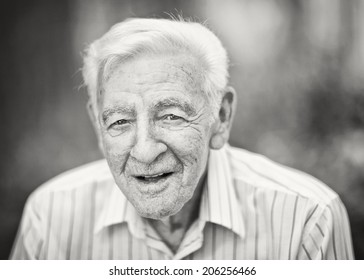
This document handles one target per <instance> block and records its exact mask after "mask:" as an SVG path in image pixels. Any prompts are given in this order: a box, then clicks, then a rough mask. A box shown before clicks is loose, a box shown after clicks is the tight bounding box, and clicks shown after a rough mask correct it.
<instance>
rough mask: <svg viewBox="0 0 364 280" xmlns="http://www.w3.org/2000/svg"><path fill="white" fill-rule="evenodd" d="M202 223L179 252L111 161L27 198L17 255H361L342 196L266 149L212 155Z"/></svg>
mask: <svg viewBox="0 0 364 280" xmlns="http://www.w3.org/2000/svg"><path fill="white" fill-rule="evenodd" d="M207 176H208V177H207V178H208V179H207V180H206V184H205V186H204V189H203V193H202V197H201V203H200V212H199V217H198V219H197V220H196V221H195V222H194V223H193V224H192V225H191V226H190V228H189V229H188V231H187V232H186V234H185V236H184V238H183V240H182V243H181V245H180V247H179V249H178V251H177V252H176V253H173V252H172V251H171V250H170V249H169V248H168V246H167V245H166V244H165V243H164V242H163V240H162V239H161V237H160V236H159V235H158V233H157V232H156V231H155V230H154V229H153V228H152V227H151V226H150V225H149V223H147V222H146V220H145V219H144V218H141V217H140V216H139V215H138V213H137V212H136V210H135V209H134V207H133V206H132V205H131V204H130V203H129V202H128V200H127V199H126V198H125V196H124V195H123V194H122V192H121V191H120V190H119V188H118V187H117V186H116V184H115V182H114V180H113V178H112V175H111V173H110V171H109V168H108V166H107V164H106V161H105V160H101V161H97V162H94V163H91V164H87V165H84V166H81V167H79V168H76V169H74V170H71V171H69V172H66V173H64V174H62V175H60V176H58V177H56V178H54V179H53V180H51V181H49V182H47V183H46V184H45V185H43V186H42V187H40V188H38V189H37V190H36V191H35V192H34V193H33V194H32V195H31V196H30V197H29V199H28V201H27V203H26V206H25V209H24V213H23V217H22V221H21V225H20V228H19V231H18V235H17V238H16V242H15V244H14V248H13V251H12V254H11V258H12V259H352V258H353V250H352V243H351V235H350V227H349V222H348V217H347V213H346V210H345V207H344V206H343V204H342V202H341V201H340V199H339V197H338V195H337V194H336V193H334V192H333V191H332V190H331V189H329V188H328V187H327V186H326V185H324V184H323V183H321V182H320V181H318V180H317V179H315V178H313V177H311V176H309V175H307V174H305V173H302V172H299V171H297V170H294V169H291V168H288V167H285V166H282V165H279V164H277V163H275V162H273V161H271V160H269V159H267V158H265V157H263V156H261V155H257V154H254V153H251V152H248V151H245V150H242V149H238V148H232V147H230V146H225V147H224V148H222V149H221V150H218V151H215V150H211V151H210V156H209V164H208V175H207Z"/></svg>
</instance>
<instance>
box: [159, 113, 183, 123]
mask: <svg viewBox="0 0 364 280" xmlns="http://www.w3.org/2000/svg"><path fill="white" fill-rule="evenodd" d="M163 119H164V120H166V121H178V120H183V118H181V117H179V116H176V115H173V114H168V115H165V116H164V117H163Z"/></svg>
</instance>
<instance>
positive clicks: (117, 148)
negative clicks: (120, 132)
mask: <svg viewBox="0 0 364 280" xmlns="http://www.w3.org/2000/svg"><path fill="white" fill-rule="evenodd" d="M103 148H104V154H105V157H106V159H107V161H108V163H109V166H110V168H111V169H112V170H113V171H116V170H118V171H119V172H121V170H123V168H124V166H125V163H126V160H127V158H128V155H129V153H130V149H131V141H130V139H129V138H128V137H111V136H109V135H104V136H103Z"/></svg>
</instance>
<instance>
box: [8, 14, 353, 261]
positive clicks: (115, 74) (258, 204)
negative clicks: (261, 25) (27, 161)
mask: <svg viewBox="0 0 364 280" xmlns="http://www.w3.org/2000/svg"><path fill="white" fill-rule="evenodd" d="M84 62H85V64H84V68H83V74H84V80H85V84H86V85H87V87H88V93H89V96H90V101H89V104H88V109H89V114H90V117H91V119H92V122H93V125H94V127H95V130H96V133H97V136H98V140H99V146H100V149H101V150H102V152H103V154H104V156H105V158H106V161H105V160H101V161H97V162H94V163H90V164H87V165H85V166H82V167H79V168H76V169H74V170H72V171H69V172H67V173H65V174H62V175H60V176H58V177H56V178H55V179H53V180H51V181H50V182H48V183H46V184H45V185H43V186H42V187H40V188H39V189H38V190H36V191H35V192H34V193H33V194H32V195H31V197H30V198H29V199H28V202H27V204H26V207H25V210H24V215H23V219H22V223H21V226H20V229H19V233H18V236H17V239H16V243H15V246H14V249H13V252H12V258H14V259H24V258H25V259H351V258H353V253H352V248H351V237H350V229H349V223H348V219H347V214H346V210H345V208H344V206H343V204H342V203H341V201H340V199H339V197H338V196H337V194H335V193H334V192H333V191H332V190H330V189H329V188H328V187H327V186H325V185H324V184H322V183H321V182H319V181H318V180H316V179H314V178H312V177H311V176H309V175H306V174H304V173H301V172H299V171H296V170H293V169H290V168H288V167H284V166H281V165H279V164H277V163H274V162H272V161H270V160H268V159H266V158H265V157H263V156H260V155H256V154H253V153H251V152H248V151H245V150H242V149H237V148H232V147H230V146H229V145H228V144H227V141H228V138H229V130H230V127H231V123H232V119H233V115H234V109H235V103H236V96H235V92H234V90H233V89H232V88H231V87H229V86H228V85H227V78H228V59H227V55H226V52H225V50H224V48H223V47H222V45H221V43H220V41H219V40H218V39H217V38H216V36H215V35H214V34H213V33H212V32H211V31H209V30H208V29H207V28H206V27H204V26H202V25H200V24H198V23H191V22H184V21H182V20H181V21H172V20H165V19H131V20H126V21H124V22H122V23H119V24H117V25H115V26H114V27H113V28H111V30H110V31H109V32H107V33H106V34H105V35H104V36H103V37H101V38H100V39H99V40H97V41H95V42H94V43H93V44H91V45H90V47H89V49H88V50H87V53H86V55H85V60H84Z"/></svg>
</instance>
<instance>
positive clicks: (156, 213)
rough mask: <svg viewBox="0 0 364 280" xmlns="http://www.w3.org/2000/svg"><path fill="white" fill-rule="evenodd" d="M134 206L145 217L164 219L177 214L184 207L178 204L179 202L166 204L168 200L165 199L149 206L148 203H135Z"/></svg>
mask: <svg viewBox="0 0 364 280" xmlns="http://www.w3.org/2000/svg"><path fill="white" fill-rule="evenodd" d="M134 207H135V209H136V210H137V212H138V214H139V215H140V216H142V217H144V218H148V219H153V220H163V219H165V218H168V217H170V216H173V215H175V214H177V213H178V212H179V211H180V210H181V209H182V207H183V205H178V203H175V202H170V203H168V204H166V201H164V202H163V203H158V204H157V203H155V204H152V205H150V206H147V207H146V205H134Z"/></svg>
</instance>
